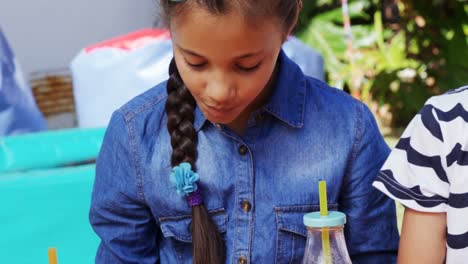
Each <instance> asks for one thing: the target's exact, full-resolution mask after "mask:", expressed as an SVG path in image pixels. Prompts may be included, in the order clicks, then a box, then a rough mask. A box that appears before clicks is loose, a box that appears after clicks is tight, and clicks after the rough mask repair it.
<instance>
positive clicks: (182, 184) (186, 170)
mask: <svg viewBox="0 0 468 264" xmlns="http://www.w3.org/2000/svg"><path fill="white" fill-rule="evenodd" d="M199 179H200V176H198V173H196V172H194V171H192V166H191V165H190V163H187V162H182V163H180V164H179V165H178V166H175V167H174V168H172V173H171V182H172V183H173V184H174V185H175V186H176V188H177V193H179V194H182V195H186V196H187V200H188V202H189V204H190V206H196V205H200V204H201V203H202V196H201V193H200V190H199V189H198V186H197V181H198V180H199Z"/></svg>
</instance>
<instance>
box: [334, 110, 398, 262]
mask: <svg viewBox="0 0 468 264" xmlns="http://www.w3.org/2000/svg"><path fill="white" fill-rule="evenodd" d="M389 152H390V150H389V148H388V146H387V144H386V143H385V141H384V140H383V138H382V136H381V134H380V132H379V129H378V127H377V124H376V122H375V119H374V117H373V115H372V113H371V112H370V111H369V109H368V108H367V107H366V106H365V105H364V104H361V103H360V104H359V105H358V110H357V119H356V131H355V138H354V143H353V150H352V153H351V157H350V159H349V164H348V168H347V172H346V175H345V178H344V181H343V186H342V193H341V195H340V207H341V208H340V210H341V211H343V212H344V213H345V214H346V215H347V223H346V226H345V237H346V243H347V246H348V250H349V254H350V256H351V259H352V261H353V263H385V264H386V263H396V256H397V250H398V240H399V235H398V229H397V222H396V211H395V203H394V201H393V200H391V199H389V198H388V197H386V196H385V195H384V194H382V193H381V192H379V191H378V190H377V189H375V188H373V187H372V182H373V181H374V179H375V177H376V176H377V173H378V172H379V170H380V168H381V167H382V165H383V163H384V162H385V160H386V158H387V156H388V154H389Z"/></svg>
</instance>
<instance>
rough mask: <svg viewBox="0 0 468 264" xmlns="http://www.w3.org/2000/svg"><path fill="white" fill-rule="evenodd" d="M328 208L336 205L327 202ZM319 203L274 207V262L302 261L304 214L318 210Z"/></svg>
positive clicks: (305, 236) (305, 232)
mask: <svg viewBox="0 0 468 264" xmlns="http://www.w3.org/2000/svg"><path fill="white" fill-rule="evenodd" d="M328 208H329V209H330V210H336V209H337V208H338V205H336V204H329V205H328ZM319 210H320V207H319V205H297V206H281V207H275V214H276V226H277V236H276V257H275V259H276V261H275V263H276V264H286V263H302V257H303V255H304V249H305V244H306V239H307V229H306V227H305V226H304V222H303V217H304V214H307V213H310V212H316V211H319Z"/></svg>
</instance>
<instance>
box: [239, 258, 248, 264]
mask: <svg viewBox="0 0 468 264" xmlns="http://www.w3.org/2000/svg"><path fill="white" fill-rule="evenodd" d="M237 263H239V264H245V263H247V260H246V259H245V257H244V256H241V257H240V258H239V260H238V261H237Z"/></svg>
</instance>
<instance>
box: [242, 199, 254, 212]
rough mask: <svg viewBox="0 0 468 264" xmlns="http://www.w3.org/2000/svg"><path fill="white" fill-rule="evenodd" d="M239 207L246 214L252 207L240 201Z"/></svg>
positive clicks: (246, 202) (247, 202)
mask: <svg viewBox="0 0 468 264" xmlns="http://www.w3.org/2000/svg"><path fill="white" fill-rule="evenodd" d="M241 207H242V210H244V212H246V213H248V212H250V209H252V205H251V204H250V203H249V201H242V202H241Z"/></svg>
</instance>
